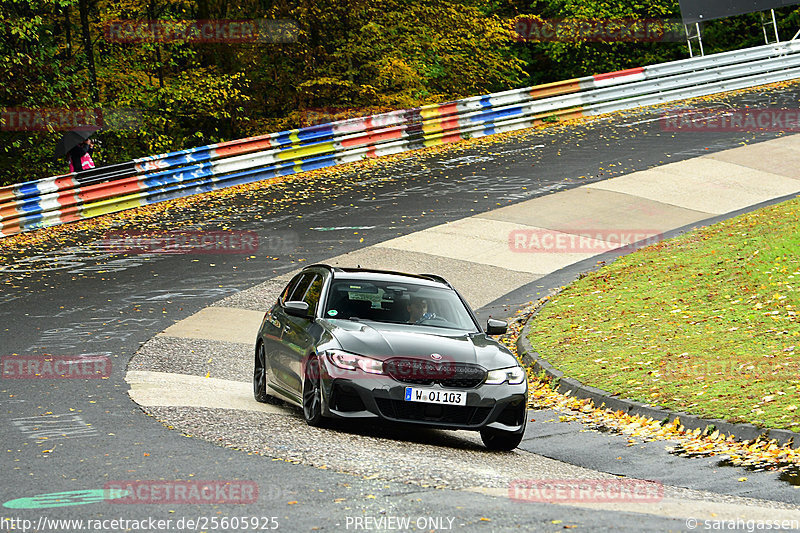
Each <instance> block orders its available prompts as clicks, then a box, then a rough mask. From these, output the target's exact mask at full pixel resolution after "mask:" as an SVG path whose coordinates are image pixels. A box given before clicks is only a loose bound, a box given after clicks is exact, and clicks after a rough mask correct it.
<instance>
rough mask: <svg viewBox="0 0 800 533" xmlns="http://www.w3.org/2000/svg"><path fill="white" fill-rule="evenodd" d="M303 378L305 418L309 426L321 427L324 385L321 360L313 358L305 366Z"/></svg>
mask: <svg viewBox="0 0 800 533" xmlns="http://www.w3.org/2000/svg"><path fill="white" fill-rule="evenodd" d="M305 367H306V368H305V371H304V373H305V375H304V376H303V418H304V419H305V421H306V424H308V425H309V426H314V427H319V426H321V425H322V423H323V418H322V385H321V381H320V372H319V360H318V359H317V358H316V357H314V356H311V357H309V358H308V362H307V363H306V365H305Z"/></svg>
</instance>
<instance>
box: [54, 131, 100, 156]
mask: <svg viewBox="0 0 800 533" xmlns="http://www.w3.org/2000/svg"><path fill="white" fill-rule="evenodd" d="M98 129H100V128H85V129H84V128H81V129H79V130H72V131H68V132H67V133H65V134H64V136H63V137H61V140H60V141H58V144H56V150H55V155H54V156H53V157H55V158H56V159H58V158H60V157H64V156H65V155H67V154H68V153H69V151H70V150H72V149H73V148H75V147H76V146H78V145H79V144H81V143H82V142H83V141H85V140H86V139H88V138H89V137H91V136H92V135H93V134H94V132H96V131H97V130H98Z"/></svg>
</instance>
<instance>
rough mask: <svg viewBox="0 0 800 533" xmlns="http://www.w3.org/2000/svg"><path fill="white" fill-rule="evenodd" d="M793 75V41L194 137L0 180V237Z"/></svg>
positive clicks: (796, 66)
mask: <svg viewBox="0 0 800 533" xmlns="http://www.w3.org/2000/svg"><path fill="white" fill-rule="evenodd" d="M795 78H800V43H798V42H796V41H790V42H786V43H777V44H771V45H765V46H760V47H755V48H750V49H745V50H737V51H733V52H725V53H721V54H716V55H709V56H702V57H694V58H690V59H684V60H680V61H673V62H669V63H663V64H658V65H651V66H646V67H640V68H634V69H628V70H623V71H619V72H612V73H608V74H599V75H594V76H587V77H583V78H576V79H572V80H565V81H561V82H556V83H550V84H545V85H537V86H534V87H526V88H524V89H515V90H511V91H504V92H501V93H494V94H488V95H483V96H475V97H470V98H464V99H462V100H456V101H454V102H447V103H443V104H434V105H428V106H423V107H419V108H414V109H403V110H399V111H393V112H390V113H383V114H379V115H371V116H367V117H359V118H353V119H348V120H343V121H337V122H331V123H327V124H320V125H318V126H312V127H308V128H302V129H296V130H289V131H283V132H278V133H270V134H266V135H261V136H257V137H250V138H246V139H239V140H235V141H229V142H224V143H218V144H212V145H208V146H201V147H198V148H192V149H189V150H182V151H178V152H171V153H168V154H160V155H154V156H149V157H144V158H140V159H136V160H133V161H130V162H128V163H122V164H120V165H113V166H110V167H103V168H100V169H94V170H92V171H89V172H87V173H84V172H81V173H78V174H68V175H63V176H53V177H50V178H45V179H42V180H36V181H30V182H26V183H22V184H18V185H12V186H8V187H2V188H0V237H3V236H8V235H13V234H16V233H19V232H22V231H29V230H33V229H37V228H42V227H47V226H54V225H57V224H63V223H67V222H72V221H75V220H81V219H85V218H90V217H95V216H99V215H103V214H106V213H112V212H116V211H121V210H125V209H131V208H135V207H139V206H143V205H149V204H153V203H158V202H163V201H165V200H170V199H173V198H180V197H183V196H189V195H193V194H199V193H203V192H208V191H212V190H216V189H221V188H225V187H231V186H234V185H239V184H243V183H251V182H254V181H261V180H266V179H270V178H275V177H280V176H286V175H289V174H295V173H298V172H303V171H306V170H313V169H318V168H324V167H328V166H333V165H339V164H344V163H349V162H353V161H358V160H361V159H364V158H371V157H380V156H383V155H388V154H396V153H400V152H404V151H407V150H415V149H419V148H424V147H427V146H434V145H438V144H443V143H450V142H457V141H461V140H463V139H470V138H476V137H482V136H485V135H491V134H494V133H500V132H506V131H513V130H519V129H524V128H528V127H531V126H533V125H536V124H539V123H542V122H543V120H544V119H550V118H552V117H560V118H574V117H583V116H592V115H599V114H604V113H609V112H613V111H620V110H625V109H633V108H637V107H642V106H648V105H652V104H657V103H664V102H672V101H677V100H682V99H686V98H693V97H698V96H706V95H708V94H713V93H718V92H723V91H730V90H737V89H743V88H748V87H754V86H758V85H763V84H767V83H774V82H779V81H786V80H791V79H795Z"/></svg>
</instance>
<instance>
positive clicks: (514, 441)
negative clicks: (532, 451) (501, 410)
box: [481, 429, 524, 452]
mask: <svg viewBox="0 0 800 533" xmlns="http://www.w3.org/2000/svg"><path fill="white" fill-rule="evenodd" d="M523 435H524V433H511V432H510V431H500V430H497V429H482V430H481V440H482V441H483V444H484V445H485V446H486V447H487V448H489V449H490V450H494V451H499V452H510V451H511V450H513V449H514V448H516V447H517V446H519V443H520V442H522V437H523Z"/></svg>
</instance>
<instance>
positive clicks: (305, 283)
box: [288, 272, 316, 302]
mask: <svg viewBox="0 0 800 533" xmlns="http://www.w3.org/2000/svg"><path fill="white" fill-rule="evenodd" d="M314 276H316V274H314V273H313V272H306V273H305V274H303V277H301V278H300V281H299V282H298V283H297V285H295V286H294V288H293V289H292V290H291V292H290V293H289V298H288V300H289V301H292V302H296V301H302V300H303V296H305V294H306V291H307V290H308V287H309V286H310V285H311V281H312V280H313V279H314Z"/></svg>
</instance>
